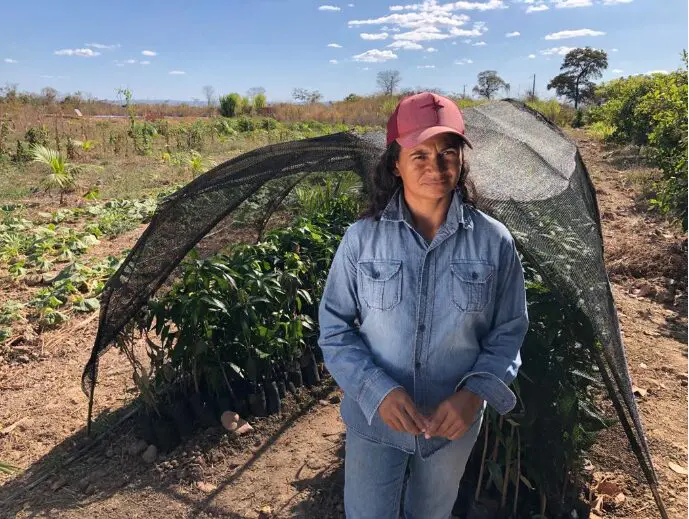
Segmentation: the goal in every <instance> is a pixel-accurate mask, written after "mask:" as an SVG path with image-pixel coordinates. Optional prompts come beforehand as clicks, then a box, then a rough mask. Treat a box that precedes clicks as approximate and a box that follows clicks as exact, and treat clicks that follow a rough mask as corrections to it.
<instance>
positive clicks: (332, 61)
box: [329, 59, 337, 65]
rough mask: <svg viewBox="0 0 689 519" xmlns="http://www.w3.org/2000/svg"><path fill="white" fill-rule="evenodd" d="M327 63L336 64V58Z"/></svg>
mask: <svg viewBox="0 0 689 519" xmlns="http://www.w3.org/2000/svg"><path fill="white" fill-rule="evenodd" d="M329 63H332V64H333V65H337V60H336V59H331V60H330V61H329Z"/></svg>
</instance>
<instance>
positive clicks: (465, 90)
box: [462, 83, 467, 99]
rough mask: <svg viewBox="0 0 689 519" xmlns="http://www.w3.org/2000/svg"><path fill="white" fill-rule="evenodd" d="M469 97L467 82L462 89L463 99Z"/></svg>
mask: <svg viewBox="0 0 689 519" xmlns="http://www.w3.org/2000/svg"><path fill="white" fill-rule="evenodd" d="M466 98H467V86H466V83H465V84H464V89H463V90H462V99H466Z"/></svg>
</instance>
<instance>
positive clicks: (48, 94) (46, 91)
mask: <svg viewBox="0 0 689 519" xmlns="http://www.w3.org/2000/svg"><path fill="white" fill-rule="evenodd" d="M41 97H43V99H45V102H46V103H47V104H49V105H51V104H53V103H54V102H55V99H56V98H57V90H55V89H54V88H53V87H44V88H42V89H41Z"/></svg>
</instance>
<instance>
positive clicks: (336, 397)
mask: <svg viewBox="0 0 689 519" xmlns="http://www.w3.org/2000/svg"><path fill="white" fill-rule="evenodd" d="M341 401H342V398H340V395H338V394H337V393H336V394H334V395H333V396H331V397H330V403H331V404H339V403H340V402H341Z"/></svg>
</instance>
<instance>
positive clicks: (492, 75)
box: [473, 70, 510, 99]
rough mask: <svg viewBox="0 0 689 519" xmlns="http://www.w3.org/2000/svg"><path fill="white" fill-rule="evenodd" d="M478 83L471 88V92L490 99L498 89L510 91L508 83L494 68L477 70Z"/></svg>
mask: <svg viewBox="0 0 689 519" xmlns="http://www.w3.org/2000/svg"><path fill="white" fill-rule="evenodd" d="M477 81H478V84H477V85H476V86H475V87H474V88H473V92H474V93H475V94H478V95H479V96H481V97H485V98H486V99H492V98H493V96H494V95H495V94H496V93H498V92H499V91H500V90H505V92H509V91H510V84H509V83H507V82H505V80H504V79H502V78H501V77H500V76H498V73H497V72H496V71H495V70H484V71H483V72H479V74H478V78H477Z"/></svg>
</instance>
